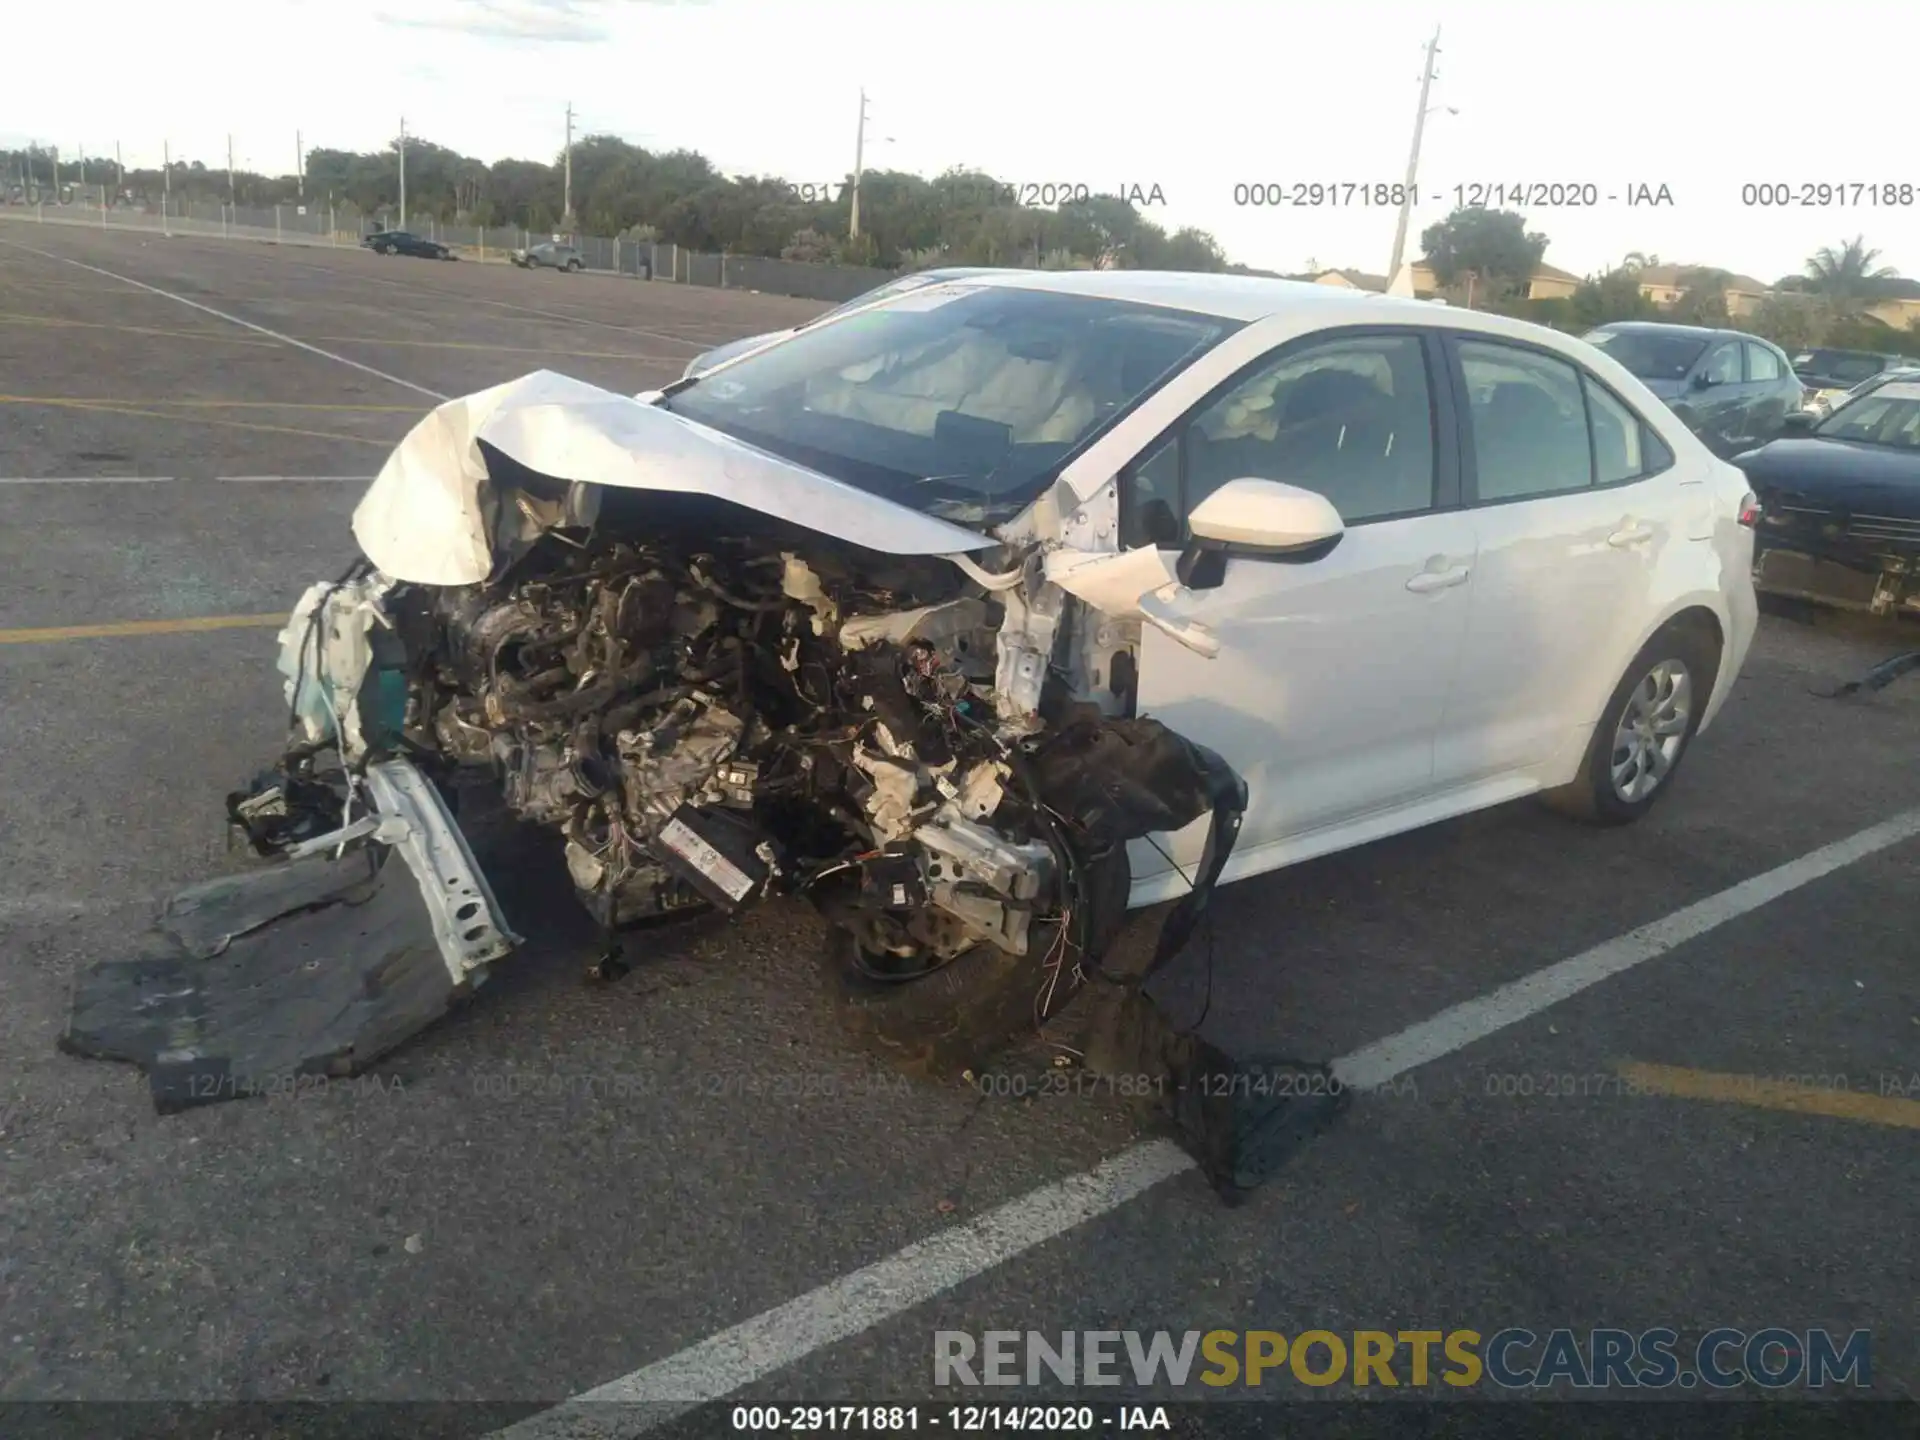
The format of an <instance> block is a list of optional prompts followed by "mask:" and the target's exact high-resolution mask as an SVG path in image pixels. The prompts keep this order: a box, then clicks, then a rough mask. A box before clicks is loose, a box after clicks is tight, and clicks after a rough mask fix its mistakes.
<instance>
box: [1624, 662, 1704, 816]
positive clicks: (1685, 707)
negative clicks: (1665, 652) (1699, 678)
mask: <svg viewBox="0 0 1920 1440" xmlns="http://www.w3.org/2000/svg"><path fill="white" fill-rule="evenodd" d="M1692 723H1693V674H1692V672H1691V671H1689V670H1688V669H1687V667H1686V665H1685V663H1684V662H1682V661H1679V660H1662V661H1661V662H1660V663H1659V664H1657V665H1655V666H1654V667H1653V668H1652V669H1650V670H1649V671H1647V673H1646V674H1645V675H1643V676H1641V678H1640V683H1639V684H1637V685H1635V686H1634V687H1633V690H1632V692H1631V693H1630V694H1629V695H1628V696H1627V705H1626V709H1625V710H1623V711H1622V712H1621V715H1620V724H1619V725H1618V727H1616V729H1615V730H1614V732H1613V754H1612V757H1611V759H1610V761H1609V765H1610V769H1611V772H1612V778H1613V793H1614V794H1615V795H1617V796H1619V798H1620V799H1622V800H1624V801H1625V802H1626V803H1627V804H1629V805H1634V804H1638V803H1639V802H1640V801H1642V800H1644V799H1646V798H1647V797H1648V796H1649V795H1651V794H1653V792H1654V791H1655V790H1658V789H1659V788H1660V787H1661V786H1662V785H1663V784H1665V783H1666V779H1667V776H1669V775H1670V774H1672V773H1673V767H1674V763H1675V762H1676V761H1677V760H1679V758H1680V751H1681V748H1682V747H1683V746H1684V745H1685V744H1686V743H1687V732H1688V730H1689V729H1690V728H1691V726H1692Z"/></svg>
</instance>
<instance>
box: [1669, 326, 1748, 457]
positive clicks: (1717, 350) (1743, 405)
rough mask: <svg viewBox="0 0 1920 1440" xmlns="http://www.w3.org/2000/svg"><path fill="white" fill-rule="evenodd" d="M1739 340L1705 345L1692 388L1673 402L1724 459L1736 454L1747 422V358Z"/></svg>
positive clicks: (1690, 424)
mask: <svg viewBox="0 0 1920 1440" xmlns="http://www.w3.org/2000/svg"><path fill="white" fill-rule="evenodd" d="M1741 348H1742V347H1741V344H1740V342H1739V341H1738V340H1723V341H1720V342H1718V343H1716V344H1714V345H1710V346H1709V347H1708V348H1707V353H1706V354H1705V355H1703V356H1701V357H1700V361H1699V363H1698V364H1697V365H1695V366H1694V370H1693V377H1692V381H1691V384H1692V389H1691V390H1690V391H1689V392H1688V394H1687V396H1686V397H1685V398H1684V399H1682V400H1681V401H1680V402H1678V403H1677V404H1676V405H1675V407H1674V408H1675V409H1676V410H1679V411H1680V412H1681V413H1682V414H1683V415H1685V416H1686V418H1687V424H1688V426H1689V427H1690V428H1691V429H1692V430H1693V432H1694V433H1695V434H1696V435H1698V436H1699V437H1700V438H1701V439H1702V440H1703V441H1705V442H1706V445H1707V448H1708V449H1709V450H1711V451H1713V452H1714V454H1716V455H1719V456H1720V457H1722V458H1723V459H1724V458H1725V457H1726V456H1728V455H1733V454H1736V453H1738V452H1739V451H1740V450H1741V449H1743V448H1744V447H1743V446H1742V444H1741V443H1740V436H1741V432H1742V430H1743V429H1744V427H1745V425H1746V410H1747V396H1746V391H1745V389H1744V386H1745V384H1746V372H1747V367H1746V359H1745V357H1744V356H1743V355H1742V354H1741Z"/></svg>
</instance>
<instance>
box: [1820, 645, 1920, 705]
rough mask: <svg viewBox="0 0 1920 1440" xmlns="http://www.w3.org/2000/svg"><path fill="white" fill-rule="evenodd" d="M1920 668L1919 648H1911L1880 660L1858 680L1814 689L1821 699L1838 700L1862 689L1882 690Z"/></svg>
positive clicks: (1855, 693)
mask: <svg viewBox="0 0 1920 1440" xmlns="http://www.w3.org/2000/svg"><path fill="white" fill-rule="evenodd" d="M1915 670H1920V650H1911V651H1909V652H1907V653H1906V654H1905V655H1895V656H1894V657H1893V658H1892V659H1890V660H1882V661H1881V662H1880V663H1879V664H1878V665H1875V666H1874V667H1873V668H1872V669H1871V670H1869V671H1867V673H1866V674H1864V675H1862V676H1861V677H1860V678H1859V679H1858V680H1849V681H1847V682H1846V684H1844V685H1841V686H1838V687H1836V688H1835V689H1832V690H1827V691H1815V692H1814V693H1815V694H1817V695H1819V696H1820V698H1821V699H1822V700H1840V699H1844V698H1845V697H1846V696H1848V695H1857V694H1859V693H1860V692H1861V691H1862V690H1868V691H1872V690H1884V689H1886V688H1887V686H1889V685H1891V684H1892V683H1893V682H1894V681H1896V680H1898V679H1899V678H1900V677H1901V676H1902V675H1907V674H1911V673H1912V672H1913V671H1915Z"/></svg>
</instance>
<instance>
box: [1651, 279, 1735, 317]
mask: <svg viewBox="0 0 1920 1440" xmlns="http://www.w3.org/2000/svg"><path fill="white" fill-rule="evenodd" d="M1678 283H1679V286H1680V298H1679V299H1678V300H1676V301H1674V302H1673V304H1672V306H1671V307H1669V309H1668V311H1667V318H1668V319H1669V320H1671V321H1672V322H1673V323H1674V324H1675V325H1709V326H1720V325H1725V324H1727V323H1728V321H1729V320H1730V319H1731V318H1732V317H1731V316H1729V315H1728V313H1727V287H1728V286H1729V285H1731V284H1732V283H1733V276H1732V275H1730V274H1728V273H1727V272H1726V271H1725V270H1715V269H1713V268H1711V267H1709V266H1698V267H1695V268H1693V269H1689V270H1682V271H1681V272H1680V275H1679V277H1678Z"/></svg>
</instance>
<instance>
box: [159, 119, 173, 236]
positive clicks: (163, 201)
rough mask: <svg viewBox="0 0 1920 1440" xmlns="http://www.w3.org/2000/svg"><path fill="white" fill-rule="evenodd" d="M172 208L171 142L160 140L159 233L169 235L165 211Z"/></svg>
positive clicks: (170, 232)
mask: <svg viewBox="0 0 1920 1440" xmlns="http://www.w3.org/2000/svg"><path fill="white" fill-rule="evenodd" d="M172 208H173V142H172V141H171V140H162V141H161V142H160V233H161V234H162V235H171V234H172V233H173V231H172V230H171V229H170V228H169V223H170V222H169V221H168V219H167V212H168V211H169V210H171V209H172Z"/></svg>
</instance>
